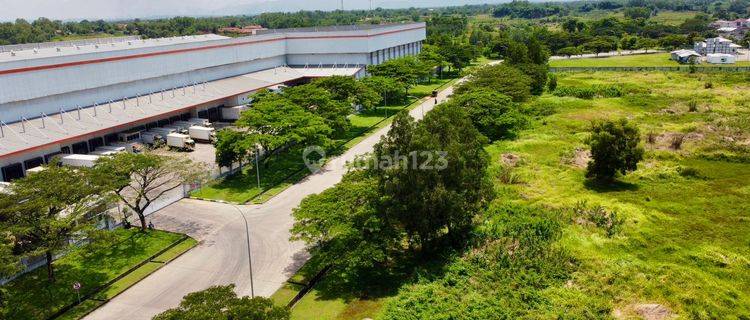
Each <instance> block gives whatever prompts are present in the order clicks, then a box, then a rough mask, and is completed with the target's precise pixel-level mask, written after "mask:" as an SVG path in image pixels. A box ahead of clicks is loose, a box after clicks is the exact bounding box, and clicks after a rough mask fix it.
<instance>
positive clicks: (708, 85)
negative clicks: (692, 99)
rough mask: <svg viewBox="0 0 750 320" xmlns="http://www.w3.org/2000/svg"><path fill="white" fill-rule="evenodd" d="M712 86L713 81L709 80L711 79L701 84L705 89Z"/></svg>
mask: <svg viewBox="0 0 750 320" xmlns="http://www.w3.org/2000/svg"><path fill="white" fill-rule="evenodd" d="M713 87H714V83H713V82H711V81H708V82H706V83H704V84H703V88H706V89H711V88H713Z"/></svg>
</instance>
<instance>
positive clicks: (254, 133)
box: [237, 99, 333, 153]
mask: <svg viewBox="0 0 750 320" xmlns="http://www.w3.org/2000/svg"><path fill="white" fill-rule="evenodd" d="M237 126H238V127H239V128H240V129H241V130H244V132H243V133H244V135H245V143H246V144H247V145H248V150H253V149H255V146H256V145H260V146H261V147H262V149H263V150H264V151H265V152H270V153H274V152H276V151H277V150H279V149H280V148H285V147H289V146H292V145H320V146H328V145H329V144H330V143H331V139H330V138H329V136H330V135H331V134H332V133H333V129H331V127H330V126H328V124H327V123H326V120H325V119H324V118H322V117H321V116H319V115H316V114H313V113H310V112H307V111H306V110H305V109H304V108H302V107H300V106H299V105H297V104H295V103H292V102H290V101H288V100H286V99H274V100H268V99H263V100H261V101H260V102H257V103H255V104H254V105H253V107H252V108H250V109H248V110H246V111H244V112H243V113H242V115H240V119H239V120H238V121H237Z"/></svg>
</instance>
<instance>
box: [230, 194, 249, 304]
mask: <svg viewBox="0 0 750 320" xmlns="http://www.w3.org/2000/svg"><path fill="white" fill-rule="evenodd" d="M232 207H234V208H235V209H237V212H239V214H240V216H242V219H243V220H245V237H246V238H247V265H248V268H249V269H250V298H255V285H254V283H253V257H252V255H251V254H250V225H249V224H248V223H247V218H246V217H245V213H243V212H242V210H241V209H240V208H239V207H238V206H235V205H232Z"/></svg>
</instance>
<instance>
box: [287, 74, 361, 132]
mask: <svg viewBox="0 0 750 320" xmlns="http://www.w3.org/2000/svg"><path fill="white" fill-rule="evenodd" d="M337 93H338V92H337ZM282 97H283V98H285V99H286V100H288V101H289V102H291V103H293V104H296V105H298V106H300V107H302V108H304V109H305V110H307V111H308V112H310V113H312V114H316V115H319V116H321V117H322V118H323V119H325V122H326V124H327V125H328V126H329V127H330V128H331V129H333V134H334V135H336V136H341V135H343V134H344V133H346V130H348V129H349V118H348V116H349V115H350V114H351V113H352V110H353V108H352V106H351V102H342V101H338V100H336V99H334V97H333V94H332V93H331V92H329V91H328V90H326V89H324V88H321V87H318V86H315V85H301V86H294V87H290V88H286V89H285V90H284V93H282Z"/></svg>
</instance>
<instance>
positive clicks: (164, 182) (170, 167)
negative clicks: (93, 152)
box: [92, 153, 206, 231]
mask: <svg viewBox="0 0 750 320" xmlns="http://www.w3.org/2000/svg"><path fill="white" fill-rule="evenodd" d="M92 175H93V177H94V179H95V183H97V184H98V185H101V186H104V187H105V188H106V189H107V190H109V191H111V192H113V193H114V194H115V195H116V196H117V198H118V199H119V200H120V201H121V202H122V203H123V204H124V205H125V207H126V208H129V209H130V210H132V211H133V212H134V213H135V214H136V215H137V216H138V220H139V221H140V224H141V230H143V231H146V230H147V225H146V210H147V209H148V208H149V207H150V206H151V205H152V204H153V203H154V202H155V201H157V200H159V199H161V198H162V197H164V196H165V195H167V194H169V193H170V192H173V191H174V190H182V189H181V188H182V186H183V184H186V183H197V182H200V181H202V180H204V179H205V175H206V170H205V168H204V166H203V165H201V164H200V163H195V162H192V161H190V159H187V158H184V157H172V156H164V155H158V154H155V153H138V154H135V153H118V154H116V155H114V156H112V157H102V158H99V160H97V163H96V166H95V167H94V169H93V171H92Z"/></svg>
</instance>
